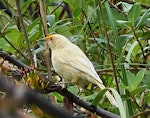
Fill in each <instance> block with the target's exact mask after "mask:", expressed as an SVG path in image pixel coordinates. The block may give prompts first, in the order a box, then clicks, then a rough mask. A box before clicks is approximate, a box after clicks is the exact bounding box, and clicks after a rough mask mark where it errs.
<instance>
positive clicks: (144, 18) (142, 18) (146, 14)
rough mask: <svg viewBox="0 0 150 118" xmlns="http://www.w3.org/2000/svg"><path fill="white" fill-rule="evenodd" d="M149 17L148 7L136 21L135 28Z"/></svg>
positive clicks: (140, 25) (145, 22) (144, 22)
mask: <svg viewBox="0 0 150 118" xmlns="http://www.w3.org/2000/svg"><path fill="white" fill-rule="evenodd" d="M149 17H150V9H148V10H147V11H146V12H145V13H144V14H143V15H142V16H141V17H140V19H139V20H138V22H137V23H136V26H135V27H136V28H139V27H142V26H143V25H146V24H147V18H149Z"/></svg>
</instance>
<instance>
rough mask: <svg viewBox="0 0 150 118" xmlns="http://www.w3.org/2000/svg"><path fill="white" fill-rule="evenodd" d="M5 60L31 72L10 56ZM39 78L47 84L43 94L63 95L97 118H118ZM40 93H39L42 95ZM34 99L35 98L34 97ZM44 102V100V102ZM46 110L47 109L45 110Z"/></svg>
mask: <svg viewBox="0 0 150 118" xmlns="http://www.w3.org/2000/svg"><path fill="white" fill-rule="evenodd" d="M6 57H7V60H9V61H10V62H11V63H13V64H15V65H17V66H19V68H27V69H28V70H29V71H31V70H32V69H31V68H30V67H29V66H26V65H25V64H23V63H21V62H19V61H18V60H15V59H12V58H13V57H12V58H11V56H6ZM39 76H40V77H42V79H44V82H45V83H49V84H48V85H47V86H46V88H44V89H43V90H42V91H43V92H44V93H45V92H46V93H50V92H53V91H56V92H58V93H59V94H61V95H63V96H64V97H66V98H68V99H69V100H70V101H72V102H74V103H76V104H77V105H79V106H81V107H83V108H85V109H87V110H89V111H90V112H92V113H96V114H97V115H99V116H102V117H107V118H120V116H118V115H116V114H113V113H111V112H108V111H106V110H103V109H100V108H97V107H94V106H92V105H91V104H90V103H88V102H86V101H84V100H82V99H80V98H79V97H77V96H75V95H73V94H72V93H71V92H69V91H68V90H67V89H65V88H62V87H61V86H59V85H56V84H55V83H53V82H51V81H49V79H48V78H46V77H45V76H44V75H41V74H39ZM0 87H2V86H1V79H0ZM42 91H40V92H41V93H42ZM35 98H36V97H35ZM45 101H46V100H45ZM41 104H42V102H41ZM47 109H48V108H47Z"/></svg>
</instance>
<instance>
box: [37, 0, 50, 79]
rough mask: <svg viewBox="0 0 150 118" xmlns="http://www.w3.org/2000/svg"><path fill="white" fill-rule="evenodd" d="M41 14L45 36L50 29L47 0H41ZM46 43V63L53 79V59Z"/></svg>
mask: <svg viewBox="0 0 150 118" xmlns="http://www.w3.org/2000/svg"><path fill="white" fill-rule="evenodd" d="M40 14H41V19H42V24H43V25H42V26H43V36H44V37H45V36H47V35H48V29H47V20H46V9H45V0H40ZM44 45H45V52H44V56H45V60H46V65H47V75H48V78H49V79H50V80H51V78H52V75H51V61H50V50H49V48H48V46H47V43H46V42H44Z"/></svg>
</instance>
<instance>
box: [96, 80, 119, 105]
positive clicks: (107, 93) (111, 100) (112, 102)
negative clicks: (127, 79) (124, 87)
mask: <svg viewBox="0 0 150 118" xmlns="http://www.w3.org/2000/svg"><path fill="white" fill-rule="evenodd" d="M95 82H96V84H97V85H98V86H99V87H100V88H101V89H105V88H106V87H105V86H104V85H103V84H101V83H100V82H98V81H95ZM106 97H107V98H108V100H109V101H110V103H111V104H112V105H114V106H116V107H118V103H117V102H116V100H115V98H114V97H113V96H112V95H111V93H110V92H109V91H107V92H106Z"/></svg>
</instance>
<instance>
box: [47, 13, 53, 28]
mask: <svg viewBox="0 0 150 118" xmlns="http://www.w3.org/2000/svg"><path fill="white" fill-rule="evenodd" d="M46 20H47V22H48V23H49V24H50V27H51V26H52V25H53V24H54V23H55V15H47V16H46Z"/></svg>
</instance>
